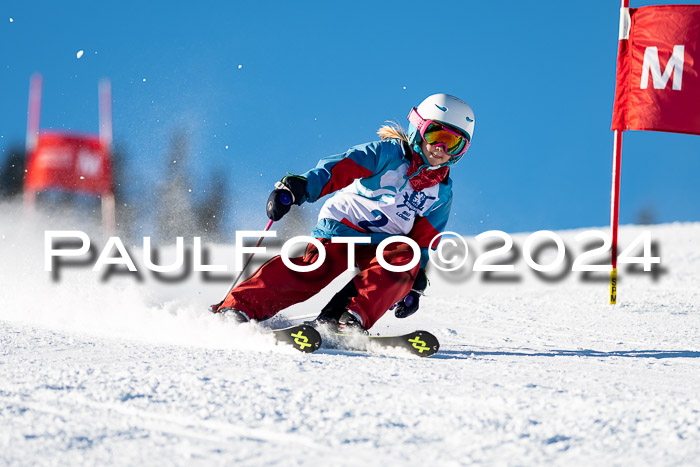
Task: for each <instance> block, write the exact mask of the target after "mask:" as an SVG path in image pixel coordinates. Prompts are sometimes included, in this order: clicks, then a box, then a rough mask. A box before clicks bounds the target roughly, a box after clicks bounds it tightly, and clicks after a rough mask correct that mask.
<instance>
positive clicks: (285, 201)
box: [279, 191, 292, 206]
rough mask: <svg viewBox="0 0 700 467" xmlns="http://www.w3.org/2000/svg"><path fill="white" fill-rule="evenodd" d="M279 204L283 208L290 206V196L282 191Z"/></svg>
mask: <svg viewBox="0 0 700 467" xmlns="http://www.w3.org/2000/svg"><path fill="white" fill-rule="evenodd" d="M279 200H280V203H282V204H283V205H285V206H290V205H291V204H292V195H290V194H289V193H287V192H286V191H283V192H282V193H280V196H279Z"/></svg>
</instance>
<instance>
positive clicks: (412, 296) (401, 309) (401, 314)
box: [392, 269, 428, 318]
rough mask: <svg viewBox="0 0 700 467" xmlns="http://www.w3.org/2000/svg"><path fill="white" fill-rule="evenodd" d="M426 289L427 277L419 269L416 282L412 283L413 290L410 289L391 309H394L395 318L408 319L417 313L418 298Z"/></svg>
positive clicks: (423, 271)
mask: <svg viewBox="0 0 700 467" xmlns="http://www.w3.org/2000/svg"><path fill="white" fill-rule="evenodd" d="M427 288H428V276H426V275H425V269H419V270H418V274H417V275H416V280H414V281H413V288H411V291H410V292H409V293H408V295H406V296H405V297H404V298H403V300H401V301H399V302H398V303H397V304H395V305H394V306H393V307H392V308H394V315H395V316H396V317H397V318H408V317H409V316H411V315H412V314H413V313H415V312H416V311H418V306H419V302H420V296H421V295H423V292H425V289H427Z"/></svg>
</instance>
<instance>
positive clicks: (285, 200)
mask: <svg viewBox="0 0 700 467" xmlns="http://www.w3.org/2000/svg"><path fill="white" fill-rule="evenodd" d="M279 201H280V203H282V204H283V205H285V206H290V205H291V204H292V197H291V196H290V195H289V193H287V192H284V191H283V192H281V193H280V194H279ZM273 223H274V221H273V220H272V219H270V221H269V222H268V223H267V226H266V227H265V230H264V231H265V232H267V231H268V230H270V227H272V224H273ZM264 238H265V236H264V235H263V236H261V237H260V238H259V239H258V243H256V244H255V248H258V247H259V246H260V244H261V243H262V241H263V239H264ZM253 256H255V253H251V254H250V256H249V257H248V260H247V261H246V262H245V265H244V266H243V269H241V272H239V273H238V276H237V277H236V279H235V280H234V281H233V284H231V287H230V288H229V289H228V292H226V295H225V296H224V299H226V297H228V294H230V293H231V291H232V290H233V289H234V288H235V287H236V285H237V284H238V281H239V280H240V278H241V276H242V275H243V273H244V272H245V270H246V269H248V265H249V264H250V262H251V261H252V260H253Z"/></svg>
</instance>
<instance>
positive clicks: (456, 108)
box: [408, 93, 474, 165]
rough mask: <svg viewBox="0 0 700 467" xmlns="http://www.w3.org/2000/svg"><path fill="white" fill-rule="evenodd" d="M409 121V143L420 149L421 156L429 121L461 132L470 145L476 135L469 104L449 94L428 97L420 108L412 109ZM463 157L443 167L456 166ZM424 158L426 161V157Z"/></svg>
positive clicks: (450, 161) (460, 156)
mask: <svg viewBox="0 0 700 467" xmlns="http://www.w3.org/2000/svg"><path fill="white" fill-rule="evenodd" d="M408 121H409V123H410V125H409V127H408V137H409V141H410V142H411V145H412V146H414V150H415V149H416V146H417V147H418V150H417V152H418V153H419V154H421V155H423V154H422V152H421V151H420V143H421V141H422V138H421V130H422V129H423V126H425V125H426V122H427V121H435V122H440V123H445V124H447V125H449V126H451V127H453V128H455V129H457V130H459V132H460V133H462V134H463V135H464V136H465V137H466V138H467V142H468V143H471V140H472V135H473V134H474V111H473V110H472V108H471V107H469V104H467V103H466V102H464V101H463V100H461V99H458V98H456V97H455V96H451V95H449V94H442V93H441V94H433V95H432V96H428V97H427V98H425V100H423V102H421V103H420V104H419V105H418V107H414V108H412V109H411V112H410V113H409V114H408ZM465 152H466V151H465ZM463 155H464V154H461V155H459V156H456V157H452V158H450V160H449V161H448V162H446V163H445V164H443V165H452V164H455V163H457V162H458V161H459V160H460V159H461V158H462V156H463ZM423 158H424V159H425V156H423Z"/></svg>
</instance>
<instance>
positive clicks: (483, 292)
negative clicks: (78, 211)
mask: <svg viewBox="0 0 700 467" xmlns="http://www.w3.org/2000/svg"><path fill="white" fill-rule="evenodd" d="M3 229H6V228H5V227H3ZM644 229H649V230H651V231H652V236H653V238H654V239H655V240H658V241H659V242H660V245H661V251H660V255H661V257H662V264H663V266H664V268H666V270H667V272H666V273H665V274H664V275H662V277H661V278H660V279H658V280H657V281H654V280H652V279H651V278H650V277H648V276H643V275H632V274H627V275H626V274H625V272H624V270H621V272H620V276H621V282H620V289H619V290H620V291H619V305H617V306H616V307H612V306H610V305H607V303H606V301H607V287H608V286H607V283H605V282H599V283H594V284H585V283H581V282H580V281H578V280H576V279H575V278H573V277H572V278H570V279H567V280H564V281H560V282H557V283H553V284H552V283H546V282H543V281H541V280H537V279H535V278H534V277H533V276H531V275H525V276H524V279H523V280H522V281H521V282H520V283H516V284H484V283H482V282H480V281H479V280H477V279H476V278H475V277H471V278H468V279H467V280H465V281H464V282H463V283H461V284H459V285H451V284H449V283H447V282H446V281H444V280H442V279H440V278H439V276H436V275H434V276H433V278H432V279H431V280H432V285H431V288H430V289H428V294H429V296H428V297H426V298H425V299H424V300H423V301H422V305H421V310H420V311H419V312H418V313H417V314H416V315H415V316H413V317H411V318H408V319H406V320H398V319H396V318H394V317H393V315H391V313H388V314H387V316H385V317H384V318H383V319H382V320H381V321H380V322H379V323H378V324H377V325H376V326H375V328H374V329H373V331H376V332H379V333H383V334H387V333H397V332H401V331H408V330H411V329H416V328H419V329H426V330H429V331H431V332H433V333H434V334H436V335H437V337H438V338H439V339H440V341H441V349H440V352H439V353H438V354H436V355H435V356H433V357H431V358H428V359H420V358H415V357H412V356H409V355H408V354H404V353H402V352H400V351H394V352H386V353H385V354H382V355H370V354H366V353H362V352H351V351H342V350H331V349H321V350H320V351H318V352H317V353H315V354H312V355H305V354H300V353H298V352H296V351H294V350H292V349H290V348H287V347H284V346H280V345H275V344H274V343H273V341H272V339H271V338H270V337H269V336H266V335H264V334H262V333H261V332H259V331H255V330H251V327H250V326H239V327H235V326H233V325H232V324H231V323H226V322H225V321H224V320H222V319H220V317H217V316H211V315H209V314H208V313H207V312H206V311H204V310H205V309H206V305H208V304H209V303H212V302H214V301H216V300H217V297H218V296H219V295H220V294H221V293H222V289H223V291H224V292H225V289H226V287H227V286H226V284H225V283H218V284H201V283H198V282H197V281H196V280H191V281H188V282H187V283H185V284H178V285H177V286H173V285H168V284H164V283H156V282H154V281H149V280H148V278H146V280H145V281H144V282H143V283H141V284H138V283H134V281H129V280H128V279H125V280H123V281H116V280H115V281H114V282H108V283H107V284H100V283H99V280H97V279H96V277H98V275H97V273H92V272H91V271H90V270H89V269H87V270H84V271H77V270H75V271H73V270H71V271H66V272H65V275H64V277H63V278H62V280H61V282H59V283H57V284H52V283H50V281H49V280H48V277H47V276H48V273H45V272H44V271H43V258H42V254H43V246H42V245H43V243H42V240H43V239H41V238H39V239H36V238H32V237H31V236H29V238H27V237H26V236H24V234H21V232H19V233H18V232H13V231H10V230H7V231H3V232H2V233H3V235H2V242H0V254H2V258H4V259H5V260H4V262H5V265H4V266H3V267H2V270H1V271H2V273H1V274H2V276H1V277H0V279H2V282H3V283H4V284H6V285H5V287H4V291H3V293H2V297H0V343H1V344H2V345H0V375H2V376H1V377H0V464H3V465H107V464H109V465H113V464H114V465H134V464H145V465H284V466H287V465H316V464H320V463H323V464H324V465H378V466H379V465H409V464H411V465H419V464H430V465H465V464H472V463H484V464H500V465H534V464H545V463H546V464H555V465H591V464H596V465H611V464H614V465H692V464H697V462H698V461H697V459H698V458H700V400H699V399H698V394H699V393H700V364H699V362H700V343H699V342H700V341H699V340H698V329H700V291H699V289H698V284H700V254H698V251H700V250H699V249H698V246H699V245H698V242H699V241H700V224H669V225H662V226H652V227H648V226H645V227H638V226H627V227H623V228H622V229H621V243H622V244H624V243H625V242H629V241H631V239H632V238H634V237H635V236H636V234H637V233H639V232H640V231H642V230H644ZM575 233H576V231H571V232H560V234H561V235H562V237H563V238H564V239H565V240H567V239H570V238H572V237H573V235H575ZM514 237H517V236H514ZM30 245H33V248H27V247H28V246H30ZM37 245H39V246H37ZM214 253H215V255H214V256H215V257H217V255H218V258H224V257H229V256H231V257H232V255H231V249H230V247H223V246H222V247H221V248H220V249H219V250H217V251H215V252H214ZM166 259H167V255H166ZM8 265H9V266H8ZM572 276H573V275H572ZM346 279H347V276H344V277H342V278H340V279H339V280H338V281H336V282H334V283H333V284H332V285H331V289H333V288H334V287H335V288H336V289H337V288H338V287H339V286H342V284H343V283H344V281H345V280H346ZM331 294H332V290H329V291H327V292H325V293H324V294H323V296H321V297H319V299H318V300H316V301H314V302H308V303H306V304H303V305H298V306H297V307H294V308H291V309H289V310H286V311H285V312H283V313H282V314H281V315H280V318H279V319H276V320H275V324H277V325H281V324H285V323H289V322H292V321H294V317H295V316H299V315H306V314H309V313H313V312H314V310H317V309H318V308H319V305H323V303H325V301H326V300H327V299H328V298H329V297H330V295H331Z"/></svg>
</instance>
